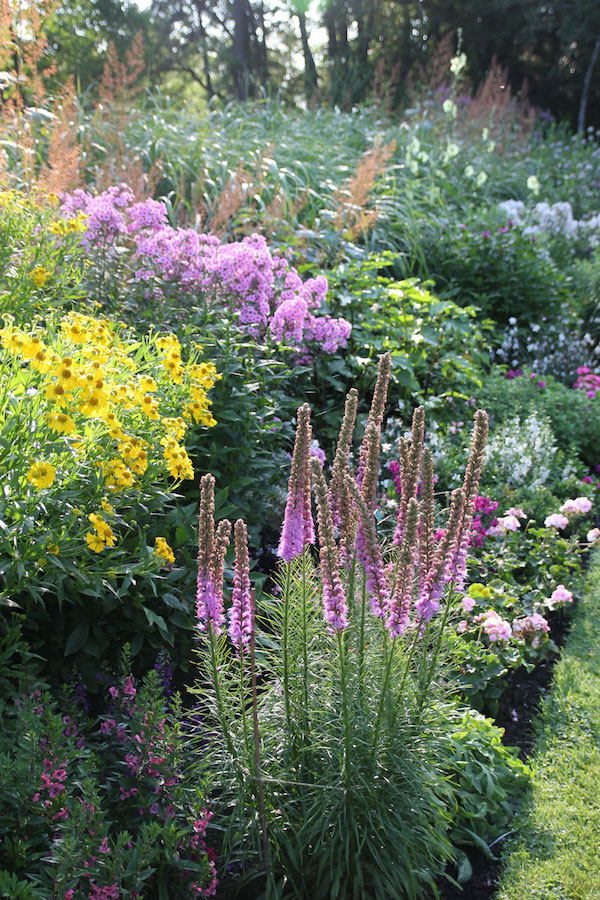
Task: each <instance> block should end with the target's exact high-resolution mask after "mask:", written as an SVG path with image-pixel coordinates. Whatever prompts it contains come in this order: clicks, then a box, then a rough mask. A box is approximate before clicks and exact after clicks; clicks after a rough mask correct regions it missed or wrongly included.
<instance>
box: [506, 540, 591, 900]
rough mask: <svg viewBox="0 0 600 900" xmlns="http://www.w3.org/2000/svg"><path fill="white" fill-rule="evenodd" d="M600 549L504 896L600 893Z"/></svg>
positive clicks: (548, 720) (561, 668) (557, 683)
mask: <svg viewBox="0 0 600 900" xmlns="http://www.w3.org/2000/svg"><path fill="white" fill-rule="evenodd" d="M599 632H600V554H599V553H596V554H595V557H594V558H593V560H592V564H591V567H590V572H589V575H588V586H587V591H586V596H585V599H584V601H583V602H582V603H581V604H580V605H579V608H578V609H577V612H576V618H575V623H574V625H573V629H572V631H571V634H570V635H569V638H568V641H567V645H566V647H565V650H564V653H563V657H562V659H561V661H560V662H559V664H558V665H557V667H556V670H555V675H554V682H553V687H552V692H551V694H550V695H549V697H548V698H547V699H546V700H545V702H544V704H543V707H542V710H541V713H540V718H539V736H538V740H537V745H536V750H535V752H534V754H533V757H532V759H531V766H532V773H533V777H532V791H531V796H530V799H529V801H528V802H527V803H526V805H525V807H524V809H523V812H522V814H521V818H520V821H519V822H518V824H517V827H518V838H517V839H516V841H515V842H514V843H513V844H512V845H511V846H509V848H508V851H507V853H506V856H505V864H504V872H503V877H502V879H501V886H500V889H499V891H498V894H497V900H524V898H527V900H538V898H539V900H561V898H565V900H579V898H581V900H583V898H586V900H588V898H589V900H591V898H596V900H597V898H600V849H599V848H600V802H599V800H600V641H599V639H598V636H599Z"/></svg>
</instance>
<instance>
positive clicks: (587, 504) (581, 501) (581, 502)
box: [575, 497, 592, 515]
mask: <svg viewBox="0 0 600 900" xmlns="http://www.w3.org/2000/svg"><path fill="white" fill-rule="evenodd" d="M575 503H576V504H577V509H578V510H579V512H580V513H581V514H582V515H586V514H587V513H589V511H590V510H591V508H592V501H591V500H590V499H589V497H576V498H575Z"/></svg>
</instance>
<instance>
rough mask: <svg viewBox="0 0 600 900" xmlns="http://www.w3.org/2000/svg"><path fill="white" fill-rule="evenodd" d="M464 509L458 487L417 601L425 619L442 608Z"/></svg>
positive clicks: (453, 495)
mask: <svg viewBox="0 0 600 900" xmlns="http://www.w3.org/2000/svg"><path fill="white" fill-rule="evenodd" d="M463 510H464V495H463V492H462V490H460V489H458V490H455V491H453V492H452V500H451V502H450V513H449V515H448V522H447V524H446V529H445V532H444V536H443V537H442V539H441V541H440V542H439V544H438V545H437V548H436V551H435V555H434V557H433V561H432V563H431V566H430V568H429V571H428V572H427V575H426V576H425V579H424V581H422V583H421V586H420V590H419V597H418V600H417V602H416V603H415V608H416V609H417V612H418V613H419V614H420V616H421V618H422V619H424V620H427V619H431V617H432V616H434V615H435V614H436V613H437V611H438V609H439V608H440V601H441V598H442V594H443V593H444V587H445V585H446V582H447V581H448V571H449V569H450V566H451V563H452V558H453V552H454V546H455V542H456V537H457V534H458V529H459V527H460V521H461V518H462V513H463Z"/></svg>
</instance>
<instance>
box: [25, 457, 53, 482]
mask: <svg viewBox="0 0 600 900" xmlns="http://www.w3.org/2000/svg"><path fill="white" fill-rule="evenodd" d="M27 478H28V479H29V481H30V482H31V484H34V485H35V486H36V487H37V488H40V489H42V488H47V487H50V485H51V484H52V482H53V481H54V479H55V478H56V470H55V468H54V466H53V465H52V464H51V463H49V462H43V461H42V460H37V461H36V462H34V464H33V465H32V466H31V468H30V469H29V471H28V472H27Z"/></svg>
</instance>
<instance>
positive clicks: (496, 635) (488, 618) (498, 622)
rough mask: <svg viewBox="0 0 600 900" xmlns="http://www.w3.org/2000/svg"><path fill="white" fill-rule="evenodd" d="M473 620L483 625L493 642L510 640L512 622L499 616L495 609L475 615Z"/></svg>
mask: <svg viewBox="0 0 600 900" xmlns="http://www.w3.org/2000/svg"><path fill="white" fill-rule="evenodd" d="M473 622H474V623H475V624H477V625H481V627H482V628H483V630H484V631H485V633H486V634H487V636H488V638H489V639H490V641H491V642H492V643H498V642H500V643H503V642H506V641H509V640H510V638H511V636H512V628H511V625H510V622H508V621H507V620H506V619H503V618H502V616H499V615H498V613H497V612H495V610H493V609H488V610H487V611H486V612H484V613H481V614H480V615H478V616H475V618H474V619H473Z"/></svg>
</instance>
